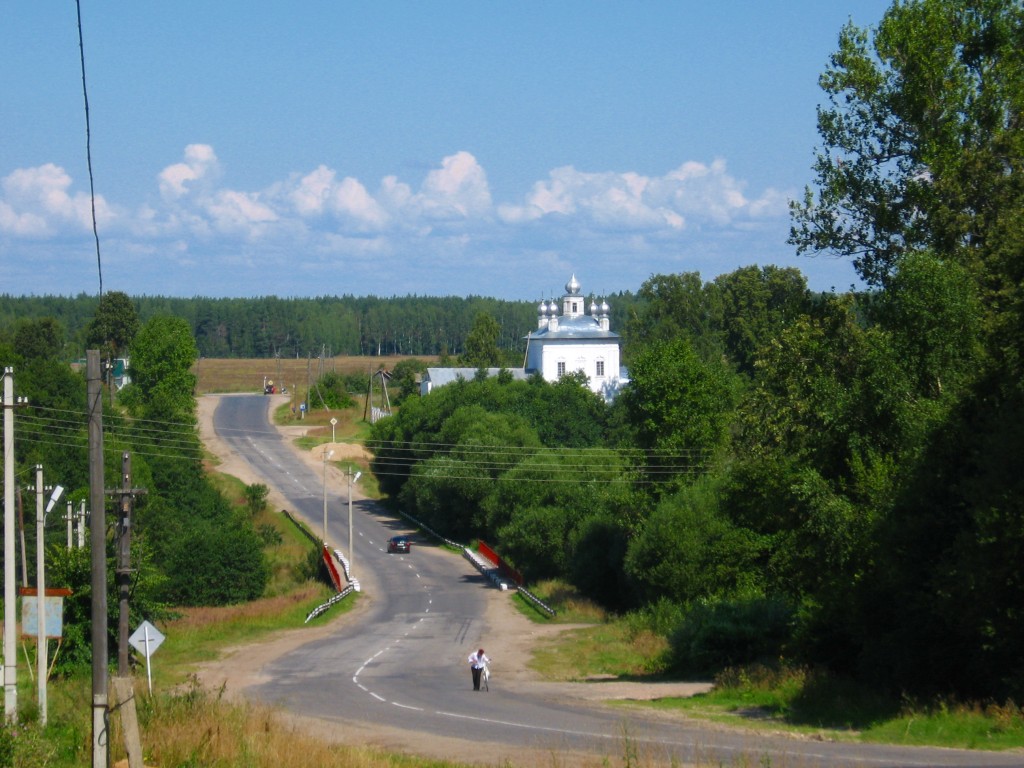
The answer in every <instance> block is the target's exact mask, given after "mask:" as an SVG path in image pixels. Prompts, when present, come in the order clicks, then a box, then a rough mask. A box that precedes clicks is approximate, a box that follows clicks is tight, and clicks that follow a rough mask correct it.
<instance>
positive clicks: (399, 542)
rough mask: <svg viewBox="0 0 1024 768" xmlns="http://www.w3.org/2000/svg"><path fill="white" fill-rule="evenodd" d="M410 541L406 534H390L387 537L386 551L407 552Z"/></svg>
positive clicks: (410, 545) (410, 544)
mask: <svg viewBox="0 0 1024 768" xmlns="http://www.w3.org/2000/svg"><path fill="white" fill-rule="evenodd" d="M410 547H412V542H411V541H409V537H408V536H392V537H391V538H390V539H388V552H389V553H390V552H408V551H409V549H410Z"/></svg>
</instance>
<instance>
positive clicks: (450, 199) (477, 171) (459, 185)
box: [416, 152, 491, 219]
mask: <svg viewBox="0 0 1024 768" xmlns="http://www.w3.org/2000/svg"><path fill="white" fill-rule="evenodd" d="M416 202H417V204H418V205H419V207H420V208H421V209H422V211H423V212H424V213H425V214H426V215H428V216H430V217H432V218H444V219H447V218H451V217H453V216H454V217H456V218H469V217H471V216H480V215H486V214H487V213H489V211H490V209H491V191H490V188H489V187H488V185H487V174H485V173H484V169H483V168H481V167H480V164H479V163H478V162H477V160H476V158H475V157H473V155H471V154H470V153H469V152H457V153H455V154H454V155H449V156H448V157H446V158H445V159H444V160H443V161H442V163H441V167H440V168H436V169H434V170H432V171H431V172H430V173H428V174H427V178H426V180H425V181H424V182H423V188H422V191H421V192H420V194H419V196H418V197H417V200H416Z"/></svg>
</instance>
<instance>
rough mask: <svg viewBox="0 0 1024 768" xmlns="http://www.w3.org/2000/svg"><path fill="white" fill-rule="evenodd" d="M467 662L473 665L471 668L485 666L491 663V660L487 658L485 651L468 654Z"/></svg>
mask: <svg viewBox="0 0 1024 768" xmlns="http://www.w3.org/2000/svg"><path fill="white" fill-rule="evenodd" d="M469 663H470V664H472V665H473V669H483V668H484V667H485V666H487V665H488V664H490V663H491V660H490V659H489V658H487V654H486V653H485V654H479V653H471V654H469Z"/></svg>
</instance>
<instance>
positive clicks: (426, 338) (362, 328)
mask: <svg viewBox="0 0 1024 768" xmlns="http://www.w3.org/2000/svg"><path fill="white" fill-rule="evenodd" d="M111 293H114V294H118V293H120V295H122V296H126V294H124V293H123V292H116V291H115V292H111ZM128 300H129V302H130V304H131V306H130V307H125V308H124V309H125V310H130V313H129V314H130V315H133V316H135V317H137V318H138V320H141V321H143V322H145V321H146V320H149V319H150V318H152V317H156V316H159V315H169V316H172V317H178V318H181V319H183V320H185V321H186V322H187V323H188V324H189V327H190V328H191V330H192V335H193V337H194V338H195V343H196V348H197V350H198V353H199V355H200V356H202V357H222V358H223V357H234V358H259V357H263V358H272V357H293V358H306V357H320V356H328V357H333V356H335V355H367V356H378V355H431V356H434V355H442V356H443V355H446V354H450V355H453V356H456V355H461V354H463V352H464V351H465V344H466V339H467V336H468V335H469V332H470V330H471V329H472V326H473V323H474V321H475V319H476V318H477V317H478V316H479V315H481V314H484V315H486V316H488V317H491V318H493V319H494V320H495V322H496V323H497V330H498V336H497V343H498V346H499V348H500V349H501V350H503V351H504V352H506V353H508V354H511V355H512V356H513V357H514V356H515V355H521V354H522V353H523V351H524V350H525V341H524V337H525V336H526V334H527V333H529V332H530V331H532V330H534V329H535V328H536V326H537V304H536V302H530V301H503V300H500V299H492V298H485V297H482V296H469V297H457V296H445V297H432V296H401V297H391V298H380V297H376V296H364V297H355V296H340V297H339V296H322V297H316V298H278V297H275V296H264V297H259V298H245V299H238V298H204V297H194V298H173V297H166V296H131V297H128ZM607 300H608V301H609V303H610V304H611V307H612V324H613V326H612V327H621V325H619V324H621V323H624V322H625V319H626V317H627V316H628V314H629V311H630V308H631V307H632V304H633V297H632V295H631V294H630V293H628V292H624V293H621V294H616V295H613V296H610V297H607ZM98 304H99V299H98V298H97V297H96V296H88V295H85V294H79V295H78V296H74V297H63V296H10V295H0V329H3V328H6V329H8V330H9V332H12V331H13V329H14V328H16V326H17V324H18V323H19V322H20V321H23V320H39V319H43V318H51V319H53V320H54V321H56V322H57V323H58V324H60V326H61V327H62V328H63V332H64V338H65V347H64V349H63V350H62V354H63V355H64V357H65V358H66V359H69V360H74V359H80V358H82V357H84V355H85V350H86V349H87V348H88V347H89V346H90V343H93V344H94V343H96V341H97V339H98V338H99V337H97V336H96V335H90V324H91V323H92V322H93V318H94V317H95V316H96V313H97V308H98ZM100 336H102V334H100ZM99 340H101V341H102V339H99Z"/></svg>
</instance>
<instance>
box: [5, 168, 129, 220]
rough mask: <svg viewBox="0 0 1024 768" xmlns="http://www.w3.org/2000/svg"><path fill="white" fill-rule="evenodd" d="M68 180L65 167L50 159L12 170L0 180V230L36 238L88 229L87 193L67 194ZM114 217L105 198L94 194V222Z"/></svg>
mask: <svg viewBox="0 0 1024 768" xmlns="http://www.w3.org/2000/svg"><path fill="white" fill-rule="evenodd" d="M71 183H72V181H71V176H69V175H68V173H67V171H65V170H64V169H63V168H61V167H60V166H57V165H54V164H53V163H46V164H45V165H41V166H38V167H35V168H19V169H17V170H15V171H12V172H11V173H10V174H9V175H7V176H6V177H4V179H3V181H2V182H0V188H2V189H3V198H2V199H0V231H3V232H9V233H11V234H13V235H16V236H20V237H33V238H39V237H46V236H52V235H58V234H61V233H64V232H66V231H69V230H70V231H74V232H78V231H81V230H89V229H91V228H92V204H91V202H90V199H89V195H87V194H85V193H84V192H79V193H76V194H75V195H71V194H69V190H70V188H71ZM113 219H114V213H113V211H111V210H110V208H109V206H108V205H107V203H106V200H105V199H104V198H103V197H102V196H100V195H97V197H96V220H97V222H98V223H103V224H106V223H108V222H111V221H112V220H113Z"/></svg>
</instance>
